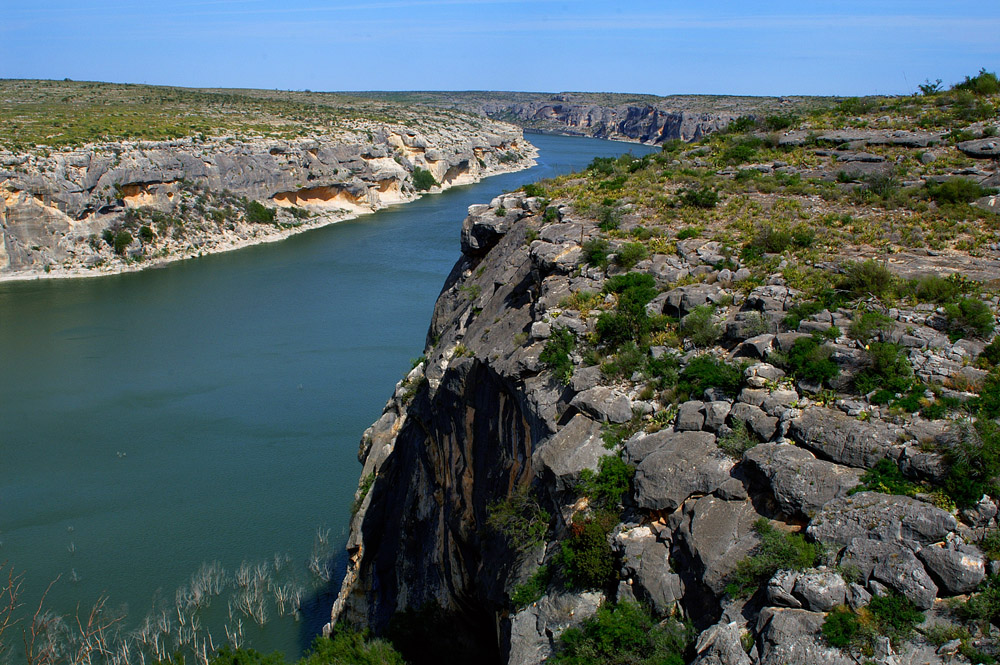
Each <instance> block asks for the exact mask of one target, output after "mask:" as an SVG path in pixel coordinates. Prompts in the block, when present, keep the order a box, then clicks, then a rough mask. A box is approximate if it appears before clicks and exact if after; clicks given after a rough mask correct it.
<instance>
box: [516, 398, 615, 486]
mask: <svg viewBox="0 0 1000 665" xmlns="http://www.w3.org/2000/svg"><path fill="white" fill-rule="evenodd" d="M607 454H608V450H607V449H606V448H605V447H604V441H603V439H602V438H601V424H600V423H598V422H596V421H594V420H591V419H590V418H588V417H587V416H584V415H582V414H577V415H575V416H573V419H572V420H570V421H569V422H568V423H567V424H566V426H565V427H563V428H562V429H560V430H559V431H558V432H556V433H555V434H553V435H552V436H551V437H549V438H548V440H546V441H544V442H543V443H542V444H541V445H540V446H539V447H538V449H537V450H536V451H535V453H534V455H532V466H533V467H534V468H536V469H538V470H540V471H542V472H543V473H547V474H548V475H549V476H550V477H551V479H552V481H553V482H554V486H555V488H556V489H557V490H558V491H560V492H564V491H568V490H571V489H573V488H574V487H575V486H576V484H577V481H578V480H579V479H580V472H581V471H583V470H584V469H591V470H593V471H596V470H597V469H598V464H599V462H600V459H601V458H602V457H604V456H605V455H607Z"/></svg>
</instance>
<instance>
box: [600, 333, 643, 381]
mask: <svg viewBox="0 0 1000 665" xmlns="http://www.w3.org/2000/svg"><path fill="white" fill-rule="evenodd" d="M645 361H646V352H645V351H643V350H642V349H641V348H639V346H638V345H637V344H636V343H635V342H625V343H624V344H622V346H621V348H620V349H619V350H618V352H617V353H615V356H614V359H613V360H611V361H609V362H606V363H602V364H601V372H602V373H603V374H604V375H605V376H607V377H609V378H628V377H631V376H632V374H633V373H635V372H637V371H639V370H641V369H642V366H643V364H644V363H645Z"/></svg>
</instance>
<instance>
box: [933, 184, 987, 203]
mask: <svg viewBox="0 0 1000 665" xmlns="http://www.w3.org/2000/svg"><path fill="white" fill-rule="evenodd" d="M925 188H926V189H927V196H929V197H930V198H932V199H934V200H935V201H937V202H938V203H972V202H973V201H975V200H976V199H978V198H982V197H984V196H986V195H988V194H990V193H991V192H992V191H993V190H990V189H987V188H986V187H983V186H982V185H980V184H979V183H978V182H976V181H975V180H970V179H968V178H951V179H949V180H945V181H944V182H928V183H927V184H926V185H925Z"/></svg>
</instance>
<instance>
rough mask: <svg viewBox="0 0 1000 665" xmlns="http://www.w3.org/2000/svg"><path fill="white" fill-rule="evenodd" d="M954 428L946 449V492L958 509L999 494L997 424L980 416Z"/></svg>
mask: <svg viewBox="0 0 1000 665" xmlns="http://www.w3.org/2000/svg"><path fill="white" fill-rule="evenodd" d="M955 427H956V432H955V433H956V439H957V441H955V443H954V444H953V445H952V446H951V447H949V448H948V449H947V450H946V451H945V459H946V461H947V463H948V473H947V476H945V480H944V491H945V493H947V494H948V496H950V497H951V498H952V500H953V501H954V502H955V505H957V506H958V507H959V508H966V507H968V506H974V505H975V504H977V503H978V502H979V499H980V497H982V496H983V494H989V495H990V496H994V497H996V496H1000V493H998V490H1000V487H998V485H997V478H998V477H1000V426H998V425H997V423H996V422H994V421H993V420H990V419H989V418H988V417H986V418H984V417H982V416H981V417H980V418H979V419H978V420H976V422H975V423H971V424H970V423H968V422H964V423H958V424H956V426H955Z"/></svg>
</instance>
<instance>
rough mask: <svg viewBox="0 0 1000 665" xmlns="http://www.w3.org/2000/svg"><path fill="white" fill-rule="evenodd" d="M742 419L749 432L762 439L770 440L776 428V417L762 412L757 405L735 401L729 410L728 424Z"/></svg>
mask: <svg viewBox="0 0 1000 665" xmlns="http://www.w3.org/2000/svg"><path fill="white" fill-rule="evenodd" d="M737 420H739V421H742V422H743V424H745V425H746V426H747V429H749V430H750V431H751V432H753V433H754V434H756V435H757V436H758V437H760V439H761V440H763V441H770V440H771V437H772V436H774V433H775V432H776V431H777V430H778V419H777V418H775V417H774V416H769V415H767V414H766V413H764V411H763V409H761V408H760V407H759V406H754V405H752V404H745V403H743V402H737V403H736V404H733V408H732V409H730V411H729V422H730V424H732V423H734V422H735V421H737Z"/></svg>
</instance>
